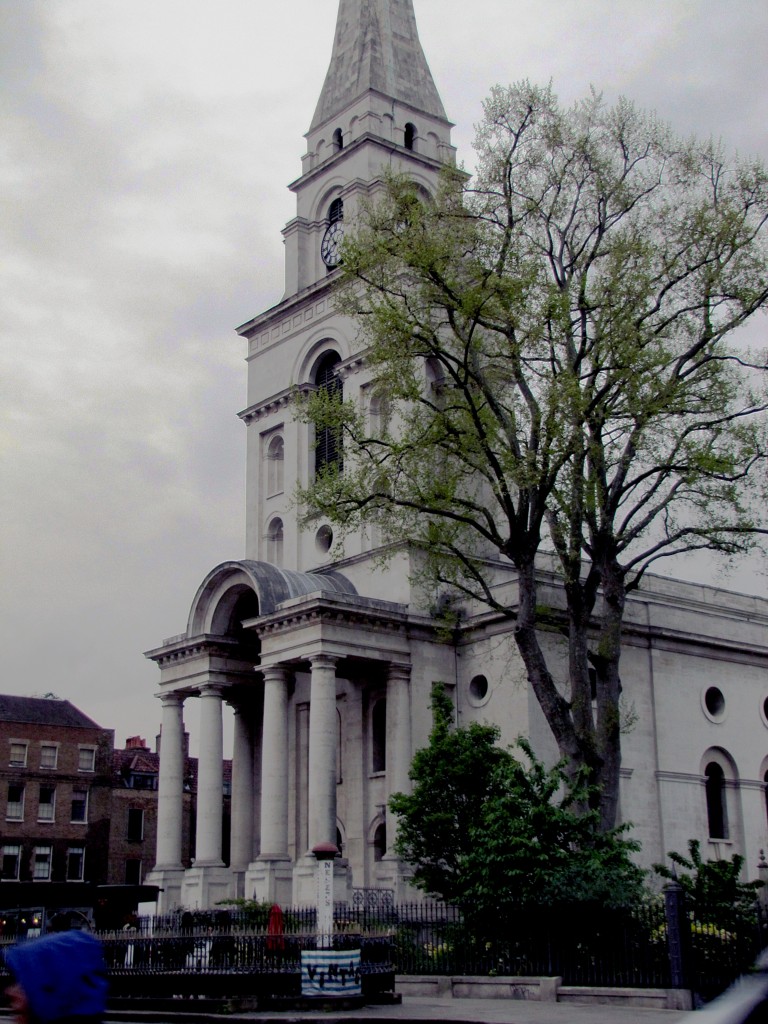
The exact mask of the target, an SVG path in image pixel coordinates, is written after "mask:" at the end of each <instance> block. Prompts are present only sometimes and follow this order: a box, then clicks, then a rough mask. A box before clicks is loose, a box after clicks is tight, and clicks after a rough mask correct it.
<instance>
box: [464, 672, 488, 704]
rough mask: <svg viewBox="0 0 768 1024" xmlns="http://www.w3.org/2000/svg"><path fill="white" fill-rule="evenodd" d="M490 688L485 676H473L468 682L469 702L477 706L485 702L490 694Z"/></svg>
mask: <svg viewBox="0 0 768 1024" xmlns="http://www.w3.org/2000/svg"><path fill="white" fill-rule="evenodd" d="M490 693H491V688H490V686H489V685H488V680H487V679H486V678H485V676H473V677H472V679H471V680H470V682H469V703H470V704H474V705H475V707H477V706H478V705H480V704H485V702H486V701H487V700H488V697H489V696H490Z"/></svg>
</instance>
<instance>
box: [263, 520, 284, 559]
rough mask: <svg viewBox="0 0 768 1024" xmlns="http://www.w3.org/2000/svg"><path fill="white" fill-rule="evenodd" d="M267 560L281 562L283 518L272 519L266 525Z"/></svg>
mask: <svg viewBox="0 0 768 1024" xmlns="http://www.w3.org/2000/svg"><path fill="white" fill-rule="evenodd" d="M267 561H268V562H271V563H272V565H278V566H280V565H282V564H283V520H282V519H273V520H272V521H271V522H270V524H269V526H268V527H267Z"/></svg>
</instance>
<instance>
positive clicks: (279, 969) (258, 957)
mask: <svg viewBox="0 0 768 1024" xmlns="http://www.w3.org/2000/svg"><path fill="white" fill-rule="evenodd" d="M99 938H100V939H101V940H102V943H103V946H104V957H105V960H106V963H107V969H108V971H109V973H110V974H111V975H114V974H140V975H146V974H174V975H185V974H190V975H197V974H228V975H229V974H232V975H235V974H299V973H300V972H301V954H302V952H303V951H306V950H315V949H317V948H318V936H317V935H316V934H315V933H311V934H305V935H301V934H291V935H277V936H276V935H264V934H256V933H254V932H235V931H231V932H220V933H218V934H215V933H190V934H188V935H154V936H152V937H149V936H144V935H138V934H135V935H134V934H131V935H126V934H125V933H124V932H101V933H99ZM325 948H332V949H334V950H339V951H342V950H348V949H350V950H351V949H355V950H357V949H359V950H360V961H361V965H362V967H363V969H364V970H365V971H366V972H367V973H377V972H379V971H389V972H392V971H393V969H394V968H393V963H392V956H391V953H392V947H391V943H390V942H389V941H388V940H387V939H381V938H376V937H368V936H360V935H333V936H332V937H331V940H330V945H326V946H325Z"/></svg>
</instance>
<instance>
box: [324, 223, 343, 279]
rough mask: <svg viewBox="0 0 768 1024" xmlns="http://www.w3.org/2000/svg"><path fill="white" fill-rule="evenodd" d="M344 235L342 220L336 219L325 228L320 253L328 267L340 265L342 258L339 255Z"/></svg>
mask: <svg viewBox="0 0 768 1024" xmlns="http://www.w3.org/2000/svg"><path fill="white" fill-rule="evenodd" d="M343 237H344V225H343V224H342V222H341V221H340V220H335V221H334V222H333V223H332V224H329V225H328V227H327V228H326V229H325V234H324V235H323V240H322V242H321V243H320V255H321V256H322V258H323V263H325V265H326V267H329V268H331V269H333V268H334V267H338V265H339V263H340V262H341V259H340V257H339V245H340V244H341V240H342V238H343Z"/></svg>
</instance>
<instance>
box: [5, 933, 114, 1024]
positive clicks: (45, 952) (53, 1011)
mask: <svg viewBox="0 0 768 1024" xmlns="http://www.w3.org/2000/svg"><path fill="white" fill-rule="evenodd" d="M5 962H6V964H7V965H8V970H9V971H10V972H11V974H12V975H13V977H14V980H15V981H17V982H18V984H19V985H21V987H22V988H23V990H24V994H25V995H26V997H27V1000H28V1002H29V1008H30V1011H31V1013H32V1015H33V1017H34V1018H35V1019H36V1020H37V1021H39V1022H40V1024H49V1022H51V1021H59V1020H63V1019H64V1018H72V1017H74V1018H80V1017H88V1018H90V1019H91V1020H94V1019H95V1020H98V1019H100V1018H101V1017H102V1015H103V1013H104V1010H105V1008H106V1003H107V989H108V987H109V986H108V982H107V968H106V964H105V963H104V953H103V951H102V947H101V943H100V942H99V940H98V939H95V938H94V937H93V936H92V935H88V934H87V932H78V931H72V932H61V933H60V934H56V935H45V936H43V937H42V938H40V939H31V940H30V941H29V942H22V943H20V944H19V945H18V946H12V947H11V948H10V949H9V950H7V951H6V954H5Z"/></svg>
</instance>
